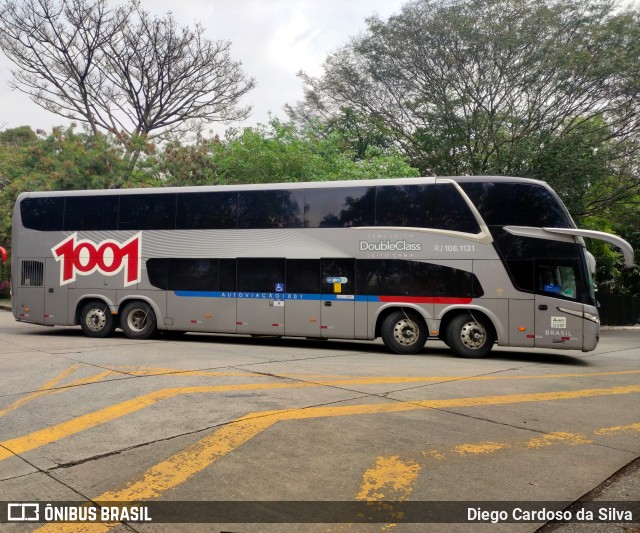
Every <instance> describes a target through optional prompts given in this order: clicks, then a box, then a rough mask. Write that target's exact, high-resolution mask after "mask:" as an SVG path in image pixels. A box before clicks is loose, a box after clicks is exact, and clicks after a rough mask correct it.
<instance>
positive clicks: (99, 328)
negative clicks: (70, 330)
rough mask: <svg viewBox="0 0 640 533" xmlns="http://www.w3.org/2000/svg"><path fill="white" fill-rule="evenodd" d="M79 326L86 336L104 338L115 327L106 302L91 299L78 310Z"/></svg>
mask: <svg viewBox="0 0 640 533" xmlns="http://www.w3.org/2000/svg"><path fill="white" fill-rule="evenodd" d="M80 327H81V328H82V332H83V333H84V334H85V335H86V336H87V337H93V338H96V339H104V338H105V337H108V336H109V335H111V334H112V333H113V330H114V329H116V321H115V319H114V318H113V315H112V314H111V309H109V306H108V305H107V304H106V303H104V302H103V301H101V300H91V301H90V302H87V303H86V304H84V305H83V306H82V309H81V310H80Z"/></svg>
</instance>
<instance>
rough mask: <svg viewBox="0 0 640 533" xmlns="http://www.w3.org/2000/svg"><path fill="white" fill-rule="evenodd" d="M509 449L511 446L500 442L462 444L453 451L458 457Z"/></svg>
mask: <svg viewBox="0 0 640 533" xmlns="http://www.w3.org/2000/svg"><path fill="white" fill-rule="evenodd" d="M509 447H510V446H509V444H503V443H500V442H479V443H477V444H460V445H459V446H456V447H455V448H454V449H453V451H454V452H456V453H457V454H458V455H477V454H480V453H494V452H497V451H498V450H503V449H505V448H509Z"/></svg>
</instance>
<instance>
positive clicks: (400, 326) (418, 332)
mask: <svg viewBox="0 0 640 533" xmlns="http://www.w3.org/2000/svg"><path fill="white" fill-rule="evenodd" d="M380 331H381V334H382V341H383V342H384V344H385V346H386V347H387V348H388V349H389V350H391V351H392V352H394V353H398V354H414V353H418V352H419V351H420V350H422V348H423V347H424V344H425V342H427V326H426V324H425V321H424V320H423V319H422V317H421V316H419V315H418V314H417V313H413V312H411V311H409V312H405V311H402V310H398V311H394V312H392V313H391V314H390V315H388V316H387V317H386V318H385V319H384V321H383V322H382V328H381V330H380Z"/></svg>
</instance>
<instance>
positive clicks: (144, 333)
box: [120, 301, 156, 339]
mask: <svg viewBox="0 0 640 533" xmlns="http://www.w3.org/2000/svg"><path fill="white" fill-rule="evenodd" d="M120 327H121V328H122V331H124V334H125V335H126V336H127V337H129V338H130V339H148V338H149V337H151V336H152V335H153V334H154V333H155V331H156V315H155V313H154V312H153V309H151V306H150V305H149V304H147V303H145V302H139V301H136V302H128V303H127V304H125V306H124V307H123V308H122V311H121V313H120Z"/></svg>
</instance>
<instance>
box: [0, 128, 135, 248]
mask: <svg viewBox="0 0 640 533" xmlns="http://www.w3.org/2000/svg"><path fill="white" fill-rule="evenodd" d="M127 165H128V163H127V162H126V161H125V160H124V159H123V157H122V149H121V147H120V146H118V145H117V144H116V143H115V141H114V139H113V137H109V136H106V135H103V134H101V133H97V134H95V135H91V134H86V133H75V131H74V126H71V127H69V128H64V129H63V128H57V129H55V130H54V131H53V133H51V134H50V135H48V136H47V137H38V136H37V135H36V134H35V133H34V132H33V130H31V128H29V127H20V128H14V129H9V130H5V131H3V132H0V242H2V243H3V244H4V245H5V247H7V248H9V247H10V240H11V217H12V213H13V207H14V205H15V200H16V198H17V197H18V195H19V194H20V193H21V192H24V191H52V190H71V189H108V188H113V187H114V186H116V185H117V186H133V185H139V184H140V183H141V182H143V181H144V178H145V176H144V175H140V174H141V172H140V171H137V170H136V171H134V172H133V174H132V177H131V179H130V180H129V181H123V175H125V174H126V173H127Z"/></svg>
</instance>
